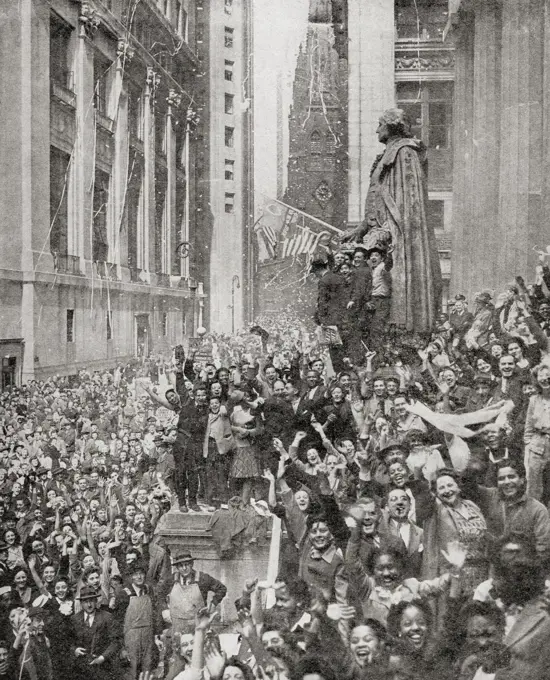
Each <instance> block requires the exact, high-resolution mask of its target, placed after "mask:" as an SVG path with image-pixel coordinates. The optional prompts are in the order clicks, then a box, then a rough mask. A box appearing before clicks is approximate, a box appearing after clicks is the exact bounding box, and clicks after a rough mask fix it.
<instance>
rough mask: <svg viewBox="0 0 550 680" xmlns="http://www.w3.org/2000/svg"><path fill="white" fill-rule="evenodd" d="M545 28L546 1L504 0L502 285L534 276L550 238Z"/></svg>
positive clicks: (501, 204)
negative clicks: (545, 205) (545, 182)
mask: <svg viewBox="0 0 550 680" xmlns="http://www.w3.org/2000/svg"><path fill="white" fill-rule="evenodd" d="M543 30H544V0H529V1H528V2H526V3H525V4H524V3H517V2H515V0H502V102H501V110H502V117H501V156H500V211H499V224H500V227H501V237H502V238H501V244H502V245H501V249H500V252H499V259H498V263H499V271H498V273H499V277H498V278H497V280H496V284H497V285H499V286H500V285H502V284H503V283H506V282H507V281H509V279H510V278H511V277H512V278H513V276H514V275H515V274H521V275H522V276H524V277H526V278H527V280H530V279H531V278H532V276H533V267H534V253H533V250H532V248H533V246H534V245H546V244H547V243H548V227H547V225H546V224H544V223H543V215H542V196H541V193H542V166H541V161H542V139H543V136H542V84H543V47H544V46H543ZM539 238H544V239H545V240H544V242H543V243H541V242H540V241H539ZM537 241H538V242H537Z"/></svg>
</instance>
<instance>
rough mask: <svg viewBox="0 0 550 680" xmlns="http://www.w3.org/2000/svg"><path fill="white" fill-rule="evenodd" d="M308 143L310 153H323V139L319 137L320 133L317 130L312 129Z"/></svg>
mask: <svg viewBox="0 0 550 680" xmlns="http://www.w3.org/2000/svg"><path fill="white" fill-rule="evenodd" d="M309 144H310V149H311V153H313V154H321V153H323V139H322V137H321V133H320V132H318V131H317V130H314V131H313V132H312V133H311V136H310V138H309Z"/></svg>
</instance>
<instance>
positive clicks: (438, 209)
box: [426, 200, 445, 231]
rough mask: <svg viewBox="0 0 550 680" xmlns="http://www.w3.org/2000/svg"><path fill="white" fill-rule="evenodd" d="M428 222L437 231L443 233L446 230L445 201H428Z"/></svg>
mask: <svg viewBox="0 0 550 680" xmlns="http://www.w3.org/2000/svg"><path fill="white" fill-rule="evenodd" d="M426 220H427V222H428V224H429V225H430V226H431V227H432V228H433V229H435V230H436V231H443V230H444V229H445V201H441V200H430V201H428V204H427V206H426Z"/></svg>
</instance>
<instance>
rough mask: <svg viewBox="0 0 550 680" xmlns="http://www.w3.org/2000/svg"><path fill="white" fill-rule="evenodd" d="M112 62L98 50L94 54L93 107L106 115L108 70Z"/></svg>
mask: <svg viewBox="0 0 550 680" xmlns="http://www.w3.org/2000/svg"><path fill="white" fill-rule="evenodd" d="M111 65H112V63H111V62H110V61H109V60H108V59H106V58H105V57H104V56H103V55H102V54H101V53H100V52H97V51H96V53H95V54H94V107H95V108H96V109H97V110H98V111H99V112H100V113H103V114H104V115H107V111H108V106H109V99H108V97H109V72H110V69H111Z"/></svg>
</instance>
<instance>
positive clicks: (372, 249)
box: [361, 243, 387, 257]
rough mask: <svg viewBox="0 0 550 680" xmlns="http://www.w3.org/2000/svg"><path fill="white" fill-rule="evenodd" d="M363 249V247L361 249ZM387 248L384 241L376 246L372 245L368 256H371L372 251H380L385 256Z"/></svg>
mask: <svg viewBox="0 0 550 680" xmlns="http://www.w3.org/2000/svg"><path fill="white" fill-rule="evenodd" d="M361 250H363V248H362V249H361ZM386 252H387V249H386V248H385V247H384V245H383V244H382V243H377V244H376V245H375V246H372V248H369V249H368V250H367V257H370V255H371V253H380V255H382V256H384V255H386Z"/></svg>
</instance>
